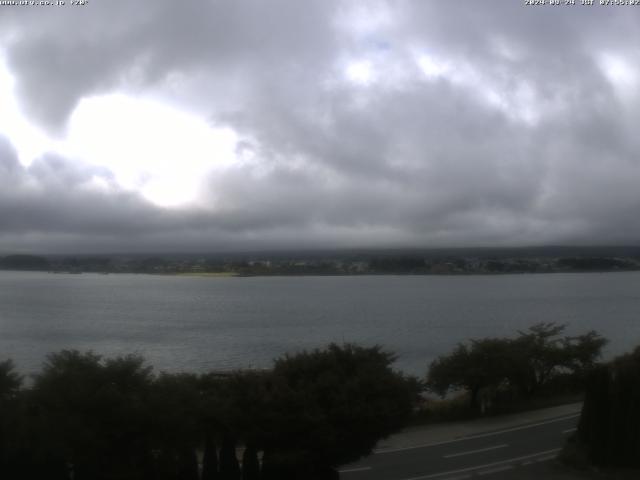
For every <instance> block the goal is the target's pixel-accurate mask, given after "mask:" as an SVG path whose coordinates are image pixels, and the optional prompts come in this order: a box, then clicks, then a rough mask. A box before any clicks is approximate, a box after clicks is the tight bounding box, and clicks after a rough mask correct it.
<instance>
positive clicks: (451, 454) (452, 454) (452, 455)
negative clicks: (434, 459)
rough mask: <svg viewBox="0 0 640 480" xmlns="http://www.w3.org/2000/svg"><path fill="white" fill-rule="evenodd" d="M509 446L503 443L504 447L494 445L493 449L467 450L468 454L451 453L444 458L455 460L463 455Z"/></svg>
mask: <svg viewBox="0 0 640 480" xmlns="http://www.w3.org/2000/svg"><path fill="white" fill-rule="evenodd" d="M508 446H509V445H507V444H506V443H503V444H502V445H494V446H493V447H486V448H478V449H477V450H467V451H466V452H459V453H450V454H449V455H443V458H453V457H461V456H463V455H472V454H474V453H480V452H488V451H489V450H496V449H498V448H505V447H508Z"/></svg>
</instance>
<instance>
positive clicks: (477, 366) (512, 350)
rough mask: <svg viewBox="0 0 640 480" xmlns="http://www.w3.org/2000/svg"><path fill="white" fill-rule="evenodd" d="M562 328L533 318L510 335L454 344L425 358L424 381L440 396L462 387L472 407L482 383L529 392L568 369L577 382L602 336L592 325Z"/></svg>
mask: <svg viewBox="0 0 640 480" xmlns="http://www.w3.org/2000/svg"><path fill="white" fill-rule="evenodd" d="M564 330H565V326H564V325H557V324H555V323H552V322H547V323H538V324H536V325H533V326H532V327H530V328H529V329H528V330H526V331H524V332H519V335H518V336H517V337H516V338H513V339H512V338H485V339H480V340H470V341H469V342H468V343H467V344H464V343H461V344H458V346H457V347H456V348H455V349H454V350H453V352H452V353H450V354H449V355H442V356H440V357H438V358H437V359H436V360H434V361H433V362H432V363H431V365H430V366H429V372H428V374H427V386H428V388H429V389H430V390H431V391H433V392H434V393H437V394H439V395H441V396H445V395H446V394H447V393H448V392H451V391H455V390H466V391H467V392H468V393H469V405H470V407H471V408H472V409H477V408H478V407H479V401H478V398H479V394H480V392H481V391H482V390H483V389H493V390H498V389H501V388H502V389H508V390H511V391H512V392H513V393H517V394H519V395H520V396H523V397H530V396H532V395H535V394H536V393H538V392H539V391H540V390H541V389H542V388H543V387H546V386H547V385H548V384H549V382H550V381H551V380H552V379H554V378H556V377H558V376H559V375H569V376H571V377H572V378H573V380H574V381H573V383H579V382H581V381H583V380H584V378H585V375H586V373H587V372H588V371H589V370H590V369H591V368H593V366H594V365H595V364H596V361H597V359H598V358H599V357H600V354H601V351H602V347H603V346H604V345H605V344H606V342H607V341H606V340H605V339H604V338H602V337H601V336H600V335H599V334H598V333H597V332H595V331H590V332H588V333H586V334H584V335H579V336H564V337H561V336H560V335H561V333H562V332H564Z"/></svg>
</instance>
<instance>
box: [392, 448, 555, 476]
mask: <svg viewBox="0 0 640 480" xmlns="http://www.w3.org/2000/svg"><path fill="white" fill-rule="evenodd" d="M560 450H562V449H560V448H554V449H553V450H545V451H544V452H536V453H531V454H529V455H523V456H521V457H514V458H509V459H507V460H501V461H499V462H491V463H485V464H484V465H476V466H474V467H467V468H461V469H459V470H449V471H447V472H440V473H432V474H430V475H423V476H422V477H411V478H405V479H403V480H427V479H429V478H437V477H444V476H447V475H455V474H457V473H465V472H472V471H474V470H481V469H483V468H491V467H497V466H498V465H506V464H509V463H517V462H520V461H522V460H528V459H530V458H534V457H540V456H545V458H547V457H546V455H549V454H555V453H558V452H559V451H560ZM549 458H553V457H549Z"/></svg>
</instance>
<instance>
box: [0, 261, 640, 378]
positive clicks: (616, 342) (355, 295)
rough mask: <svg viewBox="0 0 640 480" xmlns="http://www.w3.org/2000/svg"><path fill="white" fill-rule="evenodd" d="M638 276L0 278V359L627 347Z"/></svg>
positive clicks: (229, 359)
mask: <svg viewBox="0 0 640 480" xmlns="http://www.w3.org/2000/svg"><path fill="white" fill-rule="evenodd" d="M639 313H640V272H632V273H602V274H597V273H592V274H538V275H502V276H358V277H252V278H200V277H177V276H151V275H124V274H119V275H93V274H82V275H66V274H50V273H39V272H36V273H32V272H6V271H4V272H0V359H3V358H7V357H9V358H13V359H14V361H15V362H16V363H17V364H18V367H19V369H20V370H22V371H24V372H29V371H34V370H37V369H38V368H39V366H40V364H41V363H42V361H43V360H44V358H45V356H46V354H47V353H49V352H52V351H57V350H60V349H63V348H76V349H81V350H86V349H92V350H94V351H95V352H97V353H101V354H105V355H115V354H124V353H132V352H137V353H141V354H143V355H145V356H146V357H147V358H148V359H149V361H150V362H151V363H152V364H153V365H154V366H155V367H156V368H157V369H158V370H171V371H179V370H199V371H202V370H208V369H220V370H226V369H234V368H244V367H250V366H253V367H268V366H269V365H271V360H272V359H273V358H274V357H276V356H278V355H281V354H283V353H285V352H295V351H297V350H301V349H310V348H314V347H321V346H324V345H326V344H327V343H329V342H343V341H344V342H357V343H359V344H362V345H374V344H382V345H384V346H385V347H386V348H387V349H389V350H392V351H394V352H396V353H397V354H398V360H397V364H396V365H397V367H398V368H401V369H403V370H405V371H407V372H409V373H414V374H423V373H424V372H425V371H426V368H427V365H428V363H429V361H430V360H432V359H433V358H434V357H436V356H437V355H440V354H442V353H446V352H448V351H449V350H450V349H451V348H452V347H453V346H454V345H455V344H456V343H457V342H459V341H462V340H465V339H467V338H473V337H475V338H477V337H484V336H508V335H513V334H515V333H516V332H517V330H518V329H523V328H526V327H528V326H529V325H532V324H533V323H536V322H540V321H556V322H562V323H567V324H568V332H569V333H580V332H585V331H586V330H589V329H596V330H598V331H600V332H601V333H602V334H604V335H605V336H606V337H607V338H609V340H610V341H611V342H610V344H609V346H608V347H607V351H606V353H607V355H608V356H610V355H613V354H618V353H621V352H624V351H626V350H629V349H631V348H632V347H634V346H635V345H639V344H640V316H639Z"/></svg>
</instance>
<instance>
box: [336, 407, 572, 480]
mask: <svg viewBox="0 0 640 480" xmlns="http://www.w3.org/2000/svg"><path fill="white" fill-rule="evenodd" d="M578 417H579V414H577V413H572V414H568V415H563V416H560V417H554V418H547V419H544V420H540V421H537V422H534V423H528V424H524V425H518V426H511V427H509V428H504V429H501V430H495V431H488V432H484V433H478V434H475V435H471V436H467V437H463V438H458V439H452V440H446V441H439V442H434V443H428V444H423V445H412V446H409V447H402V448H388V449H383V450H378V451H376V452H375V453H374V454H373V455H370V456H369V457H367V458H365V459H363V460H361V461H359V462H357V463H354V464H351V465H348V466H345V467H343V468H342V469H341V478H342V479H344V480H430V479H433V480H463V479H466V478H472V477H473V478H487V479H490V478H492V477H496V478H497V477H500V478H506V477H505V475H504V474H505V472H507V471H511V470H513V469H516V468H522V467H527V466H528V465H535V464H537V463H540V462H546V461H550V460H552V459H554V458H555V457H556V455H557V454H558V452H559V451H560V448H561V447H562V446H563V445H564V442H565V440H566V438H567V436H568V435H569V434H570V433H571V432H573V431H574V430H575V427H576V424H577V422H578ZM513 478H517V475H516V473H515V471H514V476H513Z"/></svg>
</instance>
